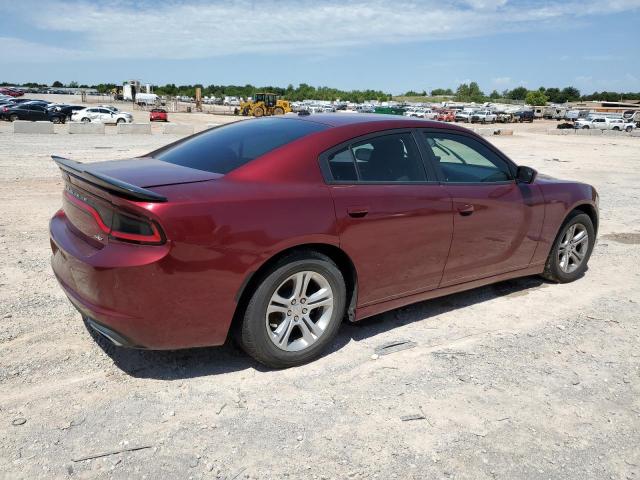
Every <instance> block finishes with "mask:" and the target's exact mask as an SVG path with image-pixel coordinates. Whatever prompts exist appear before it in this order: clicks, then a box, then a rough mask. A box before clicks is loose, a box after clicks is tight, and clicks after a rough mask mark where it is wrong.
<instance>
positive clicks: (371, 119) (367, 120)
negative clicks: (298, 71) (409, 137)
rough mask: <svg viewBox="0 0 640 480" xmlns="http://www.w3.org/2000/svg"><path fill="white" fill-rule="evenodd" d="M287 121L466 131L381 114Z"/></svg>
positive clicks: (342, 115)
mask: <svg viewBox="0 0 640 480" xmlns="http://www.w3.org/2000/svg"><path fill="white" fill-rule="evenodd" d="M280 118H286V119H294V120H298V121H301V122H314V123H321V124H323V125H327V126H329V127H344V126H349V125H363V124H377V123H386V125H385V128H390V129H391V128H428V127H433V128H449V129H452V130H465V129H464V128H462V127H459V126H457V125H452V124H450V123H445V122H438V121H436V120H425V119H422V118H415V117H405V116H402V115H386V114H381V113H320V114H317V115H305V116H294V115H286V116H284V117H280Z"/></svg>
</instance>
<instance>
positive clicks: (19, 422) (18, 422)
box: [11, 417, 27, 427]
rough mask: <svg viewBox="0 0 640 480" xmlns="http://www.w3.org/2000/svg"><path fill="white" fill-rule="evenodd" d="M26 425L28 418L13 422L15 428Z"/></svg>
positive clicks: (16, 419) (15, 419)
mask: <svg viewBox="0 0 640 480" xmlns="http://www.w3.org/2000/svg"><path fill="white" fill-rule="evenodd" d="M25 423H27V419H26V418H23V417H18V418H14V419H13V421H12V422H11V425H13V426H14V427H18V426H20V425H24V424H25Z"/></svg>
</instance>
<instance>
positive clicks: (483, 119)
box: [469, 110, 498, 123]
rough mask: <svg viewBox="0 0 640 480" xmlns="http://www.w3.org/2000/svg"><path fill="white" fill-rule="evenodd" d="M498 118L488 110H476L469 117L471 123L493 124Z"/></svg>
mask: <svg viewBox="0 0 640 480" xmlns="http://www.w3.org/2000/svg"><path fill="white" fill-rule="evenodd" d="M496 118H498V116H497V115H496V114H495V113H493V112H492V111H490V110H476V111H475V112H473V113H472V114H471V117H469V121H470V122H471V123H494V122H495V121H496Z"/></svg>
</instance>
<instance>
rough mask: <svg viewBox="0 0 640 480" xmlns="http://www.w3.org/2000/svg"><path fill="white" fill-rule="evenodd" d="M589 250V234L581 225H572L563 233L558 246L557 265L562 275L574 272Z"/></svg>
mask: <svg viewBox="0 0 640 480" xmlns="http://www.w3.org/2000/svg"><path fill="white" fill-rule="evenodd" d="M588 250H589V234H588V232H587V228H586V227H585V226H584V225H583V224H581V223H574V224H573V225H571V226H570V227H569V228H567V230H566V231H565V232H564V235H563V236H562V239H561V240H560V245H559V246H558V265H559V266H560V270H562V271H563V272H564V273H572V272H574V271H576V270H577V269H578V268H579V267H580V265H582V262H583V260H584V259H585V257H586V255H587V251H588Z"/></svg>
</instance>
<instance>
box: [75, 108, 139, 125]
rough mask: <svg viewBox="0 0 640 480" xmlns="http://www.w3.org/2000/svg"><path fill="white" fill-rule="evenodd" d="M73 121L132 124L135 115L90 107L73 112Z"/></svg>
mask: <svg viewBox="0 0 640 480" xmlns="http://www.w3.org/2000/svg"><path fill="white" fill-rule="evenodd" d="M71 121H72V122H83V123H91V122H93V123H107V124H118V123H131V122H133V115H131V114H130V113H127V112H120V111H118V112H114V111H113V110H109V109H107V108H102V107H90V108H84V109H82V110H76V111H75V112H73V113H72V114H71Z"/></svg>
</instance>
